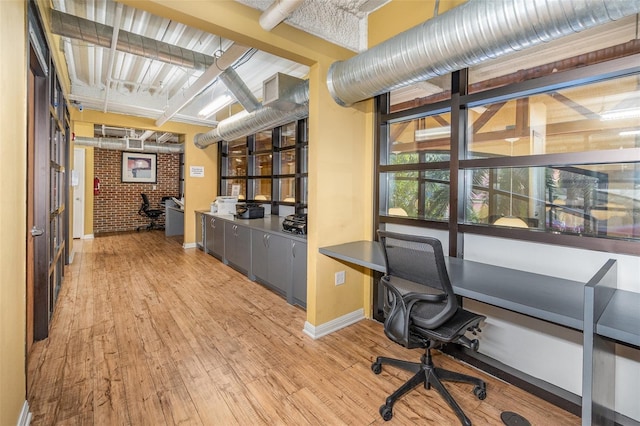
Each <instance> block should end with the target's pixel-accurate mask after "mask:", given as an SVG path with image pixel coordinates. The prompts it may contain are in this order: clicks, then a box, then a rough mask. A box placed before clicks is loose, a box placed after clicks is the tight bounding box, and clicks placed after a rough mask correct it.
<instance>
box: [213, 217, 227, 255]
mask: <svg viewBox="0 0 640 426" xmlns="http://www.w3.org/2000/svg"><path fill="white" fill-rule="evenodd" d="M213 219H214V221H213V227H212V233H213V247H212V252H213V254H214V255H215V256H216V257H217V258H218V259H222V258H223V257H224V221H223V220H222V219H218V218H213Z"/></svg>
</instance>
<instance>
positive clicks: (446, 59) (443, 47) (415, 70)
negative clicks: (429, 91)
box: [327, 0, 640, 106]
mask: <svg viewBox="0 0 640 426" xmlns="http://www.w3.org/2000/svg"><path fill="white" fill-rule="evenodd" d="M638 12H640V0H625V1H610V0H582V1H560V0H511V1H506V0H504V1H484V0H470V1H468V2H467V3H464V4H463V5H461V6H458V7H456V8H455V9H452V10H450V11H447V12H445V13H443V14H441V15H439V16H437V17H435V18H433V19H430V20H428V21H426V22H424V23H422V24H420V25H417V26H415V27H413V28H411V29H409V30H407V31H405V32H403V33H400V34H398V35H397V36H395V37H393V38H391V39H389V40H387V41H385V42H383V43H380V44H379V45H376V46H374V47H372V48H371V49H369V50H367V51H366V52H363V53H361V54H359V55H356V56H354V57H353V58H351V59H348V60H346V61H339V62H334V63H333V64H332V65H331V67H330V68H329V72H328V75H327V86H328V88H329V91H330V92H331V96H333V99H334V100H335V101H336V102H337V103H338V104H340V105H342V106H349V105H351V104H353V103H355V102H358V101H361V100H364V99H368V98H371V97H373V96H376V95H379V94H381V93H386V92H389V91H391V90H394V89H397V88H400V87H404V86H408V85H410V84H413V83H416V82H418V81H424V80H427V79H429V78H432V77H435V76H438V75H443V74H447V73H450V72H453V71H456V70H460V69H463V68H467V67H471V66H474V65H478V64H480V63H482V62H484V61H487V60H489V59H495V58H498V57H500V56H503V55H506V54H508V53H512V52H515V51H519V50H523V49H526V48H529V47H532V46H535V45H538V44H541V43H543V42H548V41H551V40H555V39H558V38H560V37H563V36H565V35H569V34H571V33H574V32H580V31H583V30H586V29H589V28H593V27H595V26H598V25H601V24H604V23H607V22H610V21H615V20H618V19H621V18H623V17H625V16H629V15H633V14H636V13H638Z"/></svg>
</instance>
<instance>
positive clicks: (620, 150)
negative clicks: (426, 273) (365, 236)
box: [377, 58, 640, 254]
mask: <svg viewBox="0 0 640 426" xmlns="http://www.w3.org/2000/svg"><path fill="white" fill-rule="evenodd" d="M466 72H467V71H466V70H463V71H459V72H457V74H459V75H458V76H456V78H455V79H454V78H450V79H449V81H464V80H465V78H466V77H465V73H466ZM639 80H640V68H639V67H637V62H635V61H634V59H633V58H628V59H622V60H616V61H610V62H601V63H597V64H594V65H590V66H588V67H583V68H581V69H580V70H579V72H577V71H576V70H569V71H565V72H558V73H551V74H548V75H541V76H540V77H537V78H533V79H528V80H526V81H525V82H519V81H516V80H514V81H513V82H512V83H511V84H506V85H505V84H504V81H505V80H504V78H502V79H501V80H500V84H493V83H491V82H475V83H474V84H475V85H476V86H478V87H480V86H482V87H484V88H485V89H484V90H481V91H477V90H476V91H475V92H473V90H471V86H469V85H468V86H467V87H466V88H465V87H464V86H463V88H461V89H456V88H455V87H451V90H450V92H449V93H454V94H456V96H451V97H447V99H445V100H443V97H444V96H443V95H442V94H440V95H438V96H426V97H424V98H421V99H420V102H415V103H414V104H413V105H414V106H411V105H409V104H407V103H406V102H405V103H402V102H401V103H402V106H401V107H398V106H397V105H392V102H394V99H396V100H398V99H400V100H401V99H403V98H402V97H401V96H395V97H394V94H393V93H392V94H390V95H389V94H387V95H381V96H379V97H378V109H379V111H380V113H381V114H380V116H379V117H380V121H379V124H380V132H379V133H378V134H379V135H380V143H379V149H378V161H377V176H378V188H379V196H378V199H377V206H378V218H377V220H378V222H379V223H385V222H391V223H400V224H406V225H412V226H419V227H434V228H439V229H442V228H443V226H446V228H448V229H449V232H450V233H454V234H455V233H458V232H468V233H480V234H487V235H499V236H503V237H508V238H519V239H525V240H534V241H544V242H545V243H551V244H553V243H557V244H563V245H573V246H576V247H583V248H590V249H601V250H606V249H607V247H608V246H607V245H606V244H610V242H611V241H616V244H617V246H616V250H617V251H619V252H621V253H624V252H626V253H632V254H637V253H638V252H640V247H639V246H638V245H637V244H636V245H634V244H633V243H634V242H637V241H640V108H639V107H638V105H640V85H639V84H638V81H639ZM456 90H457V92H456ZM441 92H442V93H447V91H444V90H443V91H441ZM467 92H469V93H471V92H473V93H471V94H466V93H467ZM457 129H459V131H456V130H457ZM454 178H455V179H454ZM454 199H455V200H459V201H458V202H457V203H456V204H455V205H452V204H451V200H454ZM584 237H590V238H584ZM605 241H609V243H606V242H605ZM600 242H601V243H600ZM609 247H610V246H609ZM454 249H455V248H454Z"/></svg>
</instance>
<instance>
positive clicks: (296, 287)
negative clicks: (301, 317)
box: [289, 240, 307, 308]
mask: <svg viewBox="0 0 640 426" xmlns="http://www.w3.org/2000/svg"><path fill="white" fill-rule="evenodd" d="M291 242H292V246H291V254H292V281H291V285H292V289H291V293H292V295H293V301H290V300H289V303H293V304H295V305H300V306H302V307H303V308H306V307H307V243H302V242H300V241H294V240H292V241H291Z"/></svg>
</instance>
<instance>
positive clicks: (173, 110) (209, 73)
mask: <svg viewBox="0 0 640 426" xmlns="http://www.w3.org/2000/svg"><path fill="white" fill-rule="evenodd" d="M249 50H250V49H249V48H248V47H246V46H242V45H240V44H238V43H234V44H232V45H231V46H230V47H229V48H228V49H227V50H225V52H224V53H223V54H222V56H220V57H219V58H218V59H217V60H216V61H215V63H214V64H213V65H211V66H210V67H209V68H208V69H207V70H206V71H205V72H204V73H203V74H202V75H201V76H200V78H198V79H197V80H196V81H195V82H194V83H193V84H192V85H191V86H189V88H188V89H187V90H185V91H180V92H178V93H177V94H175V95H174V96H173V97H172V98H171V99H169V105H168V107H167V109H166V110H165V111H164V113H162V115H161V116H160V118H158V119H157V120H156V126H158V127H160V126H162V125H163V124H164V123H166V122H167V121H169V120H170V119H171V118H172V117H173V116H174V115H176V114H177V113H178V111H180V110H181V109H182V108H184V106H185V105H187V104H188V103H189V102H191V101H192V100H193V98H195V97H196V96H197V95H198V94H199V93H200V92H202V91H203V90H204V89H206V88H207V87H208V86H209V85H210V84H211V83H212V82H213V81H214V80H215V79H216V78H218V76H219V75H220V73H222V71H224V70H225V69H227V68H228V67H230V66H231V65H233V64H234V63H235V62H236V61H237V60H238V59H240V58H241V57H242V56H243V55H244V54H245V53H247V52H248V51H249Z"/></svg>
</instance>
